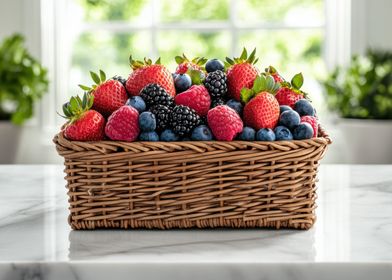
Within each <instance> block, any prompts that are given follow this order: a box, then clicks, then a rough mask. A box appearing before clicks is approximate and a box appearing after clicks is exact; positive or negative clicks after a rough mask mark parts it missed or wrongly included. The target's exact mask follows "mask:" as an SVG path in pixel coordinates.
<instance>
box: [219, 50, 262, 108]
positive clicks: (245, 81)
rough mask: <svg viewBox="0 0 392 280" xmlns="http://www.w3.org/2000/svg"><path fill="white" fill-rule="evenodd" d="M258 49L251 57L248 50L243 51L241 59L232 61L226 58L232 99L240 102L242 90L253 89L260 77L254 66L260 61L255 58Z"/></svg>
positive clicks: (229, 91)
mask: <svg viewBox="0 0 392 280" xmlns="http://www.w3.org/2000/svg"><path fill="white" fill-rule="evenodd" d="M255 55H256V49H254V50H253V52H252V53H251V54H250V55H249V57H248V54H247V51H246V49H245V48H244V50H243V51H242V54H241V56H240V57H239V58H234V59H230V58H228V57H226V62H225V65H226V68H228V70H227V86H228V93H229V95H230V97H232V98H234V99H236V100H237V101H240V96H241V89H243V88H244V87H246V88H251V87H252V85H253V82H254V80H255V79H256V77H257V75H258V70H257V68H256V67H255V66H254V64H255V63H256V62H257V61H258V58H255Z"/></svg>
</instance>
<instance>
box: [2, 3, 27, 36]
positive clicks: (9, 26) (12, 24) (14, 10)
mask: <svg viewBox="0 0 392 280" xmlns="http://www.w3.org/2000/svg"><path fill="white" fill-rule="evenodd" d="M22 6H23V0H14V1H9V0H0V40H1V39H3V38H4V37H5V36H8V35H10V34H12V33H14V32H22V31H23V16H22V11H23V9H22Z"/></svg>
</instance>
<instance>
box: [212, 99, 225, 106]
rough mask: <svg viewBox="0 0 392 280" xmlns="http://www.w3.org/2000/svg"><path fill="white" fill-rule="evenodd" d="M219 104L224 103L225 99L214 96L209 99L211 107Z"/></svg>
mask: <svg viewBox="0 0 392 280" xmlns="http://www.w3.org/2000/svg"><path fill="white" fill-rule="evenodd" d="M219 105H225V100H223V99H222V98H216V99H212V100H211V108H215V107H216V106H219Z"/></svg>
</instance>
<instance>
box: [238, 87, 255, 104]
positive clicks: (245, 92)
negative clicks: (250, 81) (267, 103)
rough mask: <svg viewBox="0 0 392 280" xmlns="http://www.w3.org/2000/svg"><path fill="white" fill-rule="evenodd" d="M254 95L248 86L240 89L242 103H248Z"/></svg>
mask: <svg viewBox="0 0 392 280" xmlns="http://www.w3.org/2000/svg"><path fill="white" fill-rule="evenodd" d="M254 95H255V92H254V91H253V90H251V89H249V88H243V89H241V101H242V102H243V103H248V102H249V100H251V99H252V98H253V97H254Z"/></svg>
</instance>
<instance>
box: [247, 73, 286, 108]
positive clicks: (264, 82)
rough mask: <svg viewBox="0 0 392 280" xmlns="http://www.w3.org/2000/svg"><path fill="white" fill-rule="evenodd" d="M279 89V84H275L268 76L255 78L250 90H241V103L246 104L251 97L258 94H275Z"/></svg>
mask: <svg viewBox="0 0 392 280" xmlns="http://www.w3.org/2000/svg"><path fill="white" fill-rule="evenodd" d="M278 89H280V83H276V82H275V80H274V78H273V77H272V76H270V75H260V76H257V78H256V80H255V81H254V83H253V87H252V88H251V89H248V88H243V89H242V90H241V101H242V102H243V103H248V102H249V100H251V99H252V98H253V97H255V96H257V94H259V93H260V92H265V91H266V92H269V93H272V94H274V93H276V92H277V91H278Z"/></svg>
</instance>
